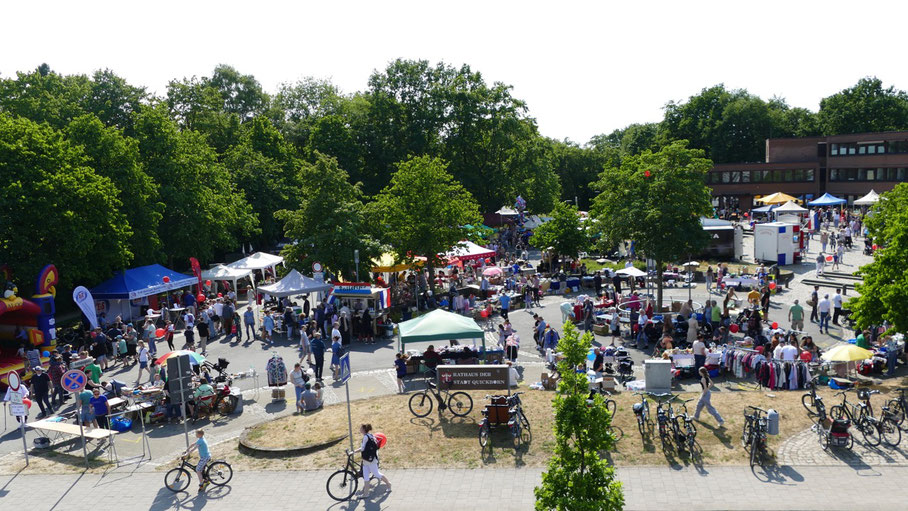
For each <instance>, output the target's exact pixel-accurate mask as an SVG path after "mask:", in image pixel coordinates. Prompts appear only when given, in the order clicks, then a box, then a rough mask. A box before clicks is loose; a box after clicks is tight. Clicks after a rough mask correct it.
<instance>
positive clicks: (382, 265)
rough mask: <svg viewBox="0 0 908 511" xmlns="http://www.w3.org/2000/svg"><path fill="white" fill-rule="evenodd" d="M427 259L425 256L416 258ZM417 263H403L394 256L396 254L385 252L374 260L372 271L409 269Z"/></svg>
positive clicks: (383, 271)
mask: <svg viewBox="0 0 908 511" xmlns="http://www.w3.org/2000/svg"><path fill="white" fill-rule="evenodd" d="M420 259H421V260H422V261H425V258H424V257H417V258H416V260H417V261H419V260H420ZM416 265H417V263H402V262H398V260H397V258H396V257H394V254H392V253H391V252H385V253H384V254H382V255H381V256H380V257H377V258H375V259H373V260H372V271H373V272H374V273H385V272H393V273H396V272H399V271H404V270H409V269H410V268H414V267H415V266H416Z"/></svg>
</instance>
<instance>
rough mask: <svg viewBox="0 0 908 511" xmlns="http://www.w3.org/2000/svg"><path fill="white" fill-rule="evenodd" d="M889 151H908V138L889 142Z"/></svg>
mask: <svg viewBox="0 0 908 511" xmlns="http://www.w3.org/2000/svg"><path fill="white" fill-rule="evenodd" d="M888 145H889V148H888V151H887V152H890V153H908V140H892V141H890V142H889V144H888Z"/></svg>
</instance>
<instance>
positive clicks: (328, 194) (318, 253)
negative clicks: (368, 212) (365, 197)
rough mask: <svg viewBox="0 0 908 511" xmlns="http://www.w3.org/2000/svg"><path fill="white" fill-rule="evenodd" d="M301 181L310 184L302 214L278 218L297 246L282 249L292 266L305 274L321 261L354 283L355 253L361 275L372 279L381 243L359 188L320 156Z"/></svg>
mask: <svg viewBox="0 0 908 511" xmlns="http://www.w3.org/2000/svg"><path fill="white" fill-rule="evenodd" d="M301 178H302V180H303V182H305V183H306V193H305V194H303V196H302V198H301V200H300V205H299V209H297V210H293V211H290V210H282V211H278V212H277V213H276V215H275V216H276V217H277V218H278V220H280V221H282V222H283V223H284V229H285V232H286V236H287V237H288V238H290V239H291V240H292V241H293V243H291V244H289V245H286V246H285V248H284V251H283V253H284V257H286V258H287V260H288V261H290V264H291V266H293V267H295V268H297V269H299V270H304V269H308V268H309V267H311V265H312V263H313V262H316V261H318V262H321V263H322V264H323V265H324V267H325V268H326V269H328V270H329V271H330V272H332V273H334V274H340V275H343V276H344V277H345V278H347V279H352V278H353V276H354V272H355V264H354V258H353V254H354V251H355V250H359V256H360V261H364V265H363V267H362V268H361V269H362V272H361V273H360V276H366V275H368V272H369V269H368V264H369V261H371V260H372V258H374V257H377V256H378V255H379V244H378V243H377V242H376V241H375V240H374V239H373V238H372V236H370V234H369V228H368V224H367V221H366V216H365V206H364V205H363V201H362V191H361V190H360V188H359V186H358V185H354V184H352V183H350V180H349V179H348V176H347V173H346V172H345V171H344V170H343V169H341V168H340V167H338V166H337V160H335V159H334V158H331V157H329V156H325V155H323V154H316V160H315V163H303V165H302V170H301Z"/></svg>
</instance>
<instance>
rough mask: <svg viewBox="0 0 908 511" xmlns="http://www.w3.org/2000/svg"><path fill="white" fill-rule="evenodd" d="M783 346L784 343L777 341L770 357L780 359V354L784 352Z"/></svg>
mask: <svg viewBox="0 0 908 511" xmlns="http://www.w3.org/2000/svg"><path fill="white" fill-rule="evenodd" d="M784 347H785V343H783V342H781V341H779V343H778V344H776V349H774V350H772V358H773V359H775V360H782V355H783V353H784V352H783V350H782V348H784Z"/></svg>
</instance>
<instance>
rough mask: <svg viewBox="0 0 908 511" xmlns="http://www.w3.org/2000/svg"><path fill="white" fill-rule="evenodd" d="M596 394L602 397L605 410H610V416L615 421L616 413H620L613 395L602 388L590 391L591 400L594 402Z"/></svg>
mask: <svg viewBox="0 0 908 511" xmlns="http://www.w3.org/2000/svg"><path fill="white" fill-rule="evenodd" d="M596 394H600V395H602V400H603V401H605V409H606V410H608V413H609V416H611V417H612V420H614V418H615V412H617V411H618V403H617V402H615V400H614V399H612V398H611V396H612V393H611V392H609V391H607V390H605V389H602V388H598V389H594V390H591V391H590V397H589V400H590V401H592V399H593V396H595V395H596Z"/></svg>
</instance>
